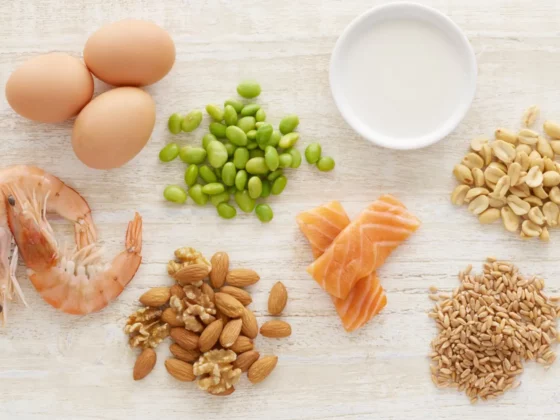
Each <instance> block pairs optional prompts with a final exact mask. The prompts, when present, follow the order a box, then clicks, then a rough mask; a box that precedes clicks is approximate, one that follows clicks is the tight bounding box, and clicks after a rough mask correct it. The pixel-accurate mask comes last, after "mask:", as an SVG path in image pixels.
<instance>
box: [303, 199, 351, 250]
mask: <svg viewBox="0 0 560 420" xmlns="http://www.w3.org/2000/svg"><path fill="white" fill-rule="evenodd" d="M296 221H297V223H298V225H299V228H300V229H301V231H302V232H303V234H304V236H305V237H306V238H307V240H308V241H309V243H310V244H311V250H312V251H313V256H314V257H315V258H319V257H320V256H321V255H323V252H325V250H326V249H327V248H328V247H329V246H330V244H331V243H332V241H333V240H334V238H336V237H337V236H338V234H339V233H340V232H341V231H342V230H343V229H344V228H345V227H346V226H348V225H349V224H350V219H349V218H348V215H347V214H346V212H345V211H344V208H343V207H342V204H340V203H339V202H338V201H331V202H330V203H328V204H325V205H323V206H320V207H317V208H314V209H312V210H309V211H305V212H303V213H300V214H299V215H298V216H297V217H296Z"/></svg>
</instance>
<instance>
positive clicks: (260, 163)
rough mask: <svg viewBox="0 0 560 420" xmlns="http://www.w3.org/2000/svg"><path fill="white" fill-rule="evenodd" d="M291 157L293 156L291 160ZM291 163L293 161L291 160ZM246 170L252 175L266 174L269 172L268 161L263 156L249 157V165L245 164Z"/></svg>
mask: <svg viewBox="0 0 560 420" xmlns="http://www.w3.org/2000/svg"><path fill="white" fill-rule="evenodd" d="M288 156H290V155H288ZM291 158H292V157H291V156H290V160H291ZM290 163H292V162H291V161H290ZM245 170H246V171H247V172H249V173H250V174H251V175H264V174H266V173H267V172H268V166H266V162H265V160H264V158H263V157H255V158H253V159H249V161H248V162H247V165H246V166H245Z"/></svg>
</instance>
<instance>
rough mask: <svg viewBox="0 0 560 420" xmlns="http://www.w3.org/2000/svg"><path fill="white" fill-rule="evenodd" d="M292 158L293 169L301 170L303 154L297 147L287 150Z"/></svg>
mask: <svg viewBox="0 0 560 420" xmlns="http://www.w3.org/2000/svg"><path fill="white" fill-rule="evenodd" d="M286 152H288V153H289V154H290V155H291V156H292V164H291V165H290V167H291V168H299V167H300V166H301V153H300V152H299V150H298V149H296V148H295V147H292V148H291V149H288V150H286Z"/></svg>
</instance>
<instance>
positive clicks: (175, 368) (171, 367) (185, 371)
mask: <svg viewBox="0 0 560 420" xmlns="http://www.w3.org/2000/svg"><path fill="white" fill-rule="evenodd" d="M165 368H166V369H167V371H168V372H169V374H170V375H171V376H173V377H174V378H175V379H178V380H179V381H183V382H192V381H194V380H195V379H196V376H195V374H194V373H193V366H192V365H191V364H190V363H187V362H183V361H182V360H179V359H167V360H166V361H165Z"/></svg>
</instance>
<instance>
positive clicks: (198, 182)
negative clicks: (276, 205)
mask: <svg viewBox="0 0 560 420" xmlns="http://www.w3.org/2000/svg"><path fill="white" fill-rule="evenodd" d="M237 93H238V94H239V95H240V96H241V97H243V98H246V99H253V98H256V97H257V96H259V95H260V93H261V86H260V85H259V84H258V83H257V82H254V81H244V82H242V83H240V84H239V85H238V86H237ZM206 112H207V113H208V115H210V117H211V118H212V122H211V123H210V125H209V127H208V130H209V132H208V133H206V134H205V135H204V137H203V138H202V144H201V146H200V147H194V146H185V147H182V148H181V147H179V145H178V144H177V143H170V144H168V145H167V146H165V147H164V148H163V149H161V151H160V152H159V158H160V160H161V161H162V162H171V161H172V160H174V159H176V158H177V157H179V158H180V159H181V160H182V161H183V162H185V163H187V164H188V165H189V166H188V167H187V169H186V171H185V184H186V185H187V186H188V191H186V190H185V189H184V188H182V187H180V186H178V185H169V186H167V187H166V188H165V190H164V192H163V196H164V197H165V199H166V200H168V201H171V202H174V203H179V204H182V203H185V202H186V201H187V195H188V196H190V197H191V199H192V200H193V201H194V202H195V203H196V204H198V205H201V206H203V205H206V204H207V203H208V201H210V202H211V203H212V204H213V205H214V206H215V207H216V209H217V212H218V214H219V215H220V216H221V217H223V218H224V219H233V218H234V217H235V216H236V215H237V210H236V209H235V207H233V206H232V205H231V204H230V199H231V197H232V196H233V198H234V201H235V203H236V204H237V206H238V207H239V209H240V210H241V211H243V212H245V213H252V212H253V211H255V213H256V215H257V217H258V218H259V220H260V221H261V222H264V223H267V222H270V221H271V220H272V218H273V217H274V214H273V212H272V209H271V208H270V206H269V205H268V204H257V199H266V198H267V197H269V196H270V195H279V194H281V193H282V191H284V189H285V188H286V185H287V184H288V178H287V177H286V174H285V171H284V170H285V169H288V168H294V169H295V168H299V166H300V165H301V161H302V156H301V153H300V152H299V150H298V149H296V147H295V146H296V143H297V142H298V140H299V138H300V135H299V133H298V132H296V131H295V130H296V128H297V126H298V125H299V118H298V116H297V115H287V116H285V117H284V118H282V120H281V121H280V124H279V126H278V129H277V130H276V129H274V127H273V126H272V125H271V124H270V123H268V122H266V113H265V111H264V109H262V108H261V105H259V104H257V103H253V102H251V103H243V102H242V101H240V100H238V99H228V100H226V101H225V102H224V106H223V107H222V106H220V105H215V104H210V105H207V106H206ZM202 118H203V114H202V111H201V110H198V109H197V110H193V111H191V112H189V113H188V114H187V115H185V116H183V115H180V114H173V115H171V117H169V122H168V127H169V131H170V132H171V133H173V134H179V133H180V132H182V131H184V132H187V133H189V132H192V131H194V130H196V129H197V128H198V127H199V126H200V124H201V123H202ZM321 154H322V150H321V145H320V144H319V143H312V144H310V145H309V146H307V148H306V150H305V159H306V160H307V162H308V163H310V164H315V165H316V166H317V168H318V169H319V170H320V171H324V172H328V171H332V170H333V169H334V166H335V162H334V160H333V158H331V157H327V156H322V155H321Z"/></svg>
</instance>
